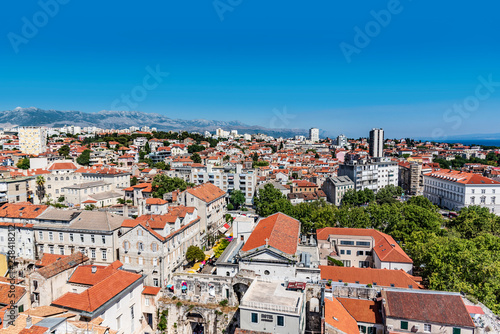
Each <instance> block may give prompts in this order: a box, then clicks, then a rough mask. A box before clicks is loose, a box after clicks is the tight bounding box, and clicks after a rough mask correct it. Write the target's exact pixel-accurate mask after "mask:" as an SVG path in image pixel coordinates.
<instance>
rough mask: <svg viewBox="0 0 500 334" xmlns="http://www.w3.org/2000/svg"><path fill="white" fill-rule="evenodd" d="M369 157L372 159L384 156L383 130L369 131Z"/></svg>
mask: <svg viewBox="0 0 500 334" xmlns="http://www.w3.org/2000/svg"><path fill="white" fill-rule="evenodd" d="M370 155H371V156H372V157H374V158H380V157H383V156H384V130H383V129H372V130H371V131H370Z"/></svg>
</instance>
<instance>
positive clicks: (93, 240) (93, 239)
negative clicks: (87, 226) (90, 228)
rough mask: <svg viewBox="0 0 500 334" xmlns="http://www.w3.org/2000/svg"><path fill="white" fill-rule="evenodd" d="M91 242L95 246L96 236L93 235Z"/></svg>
mask: <svg viewBox="0 0 500 334" xmlns="http://www.w3.org/2000/svg"><path fill="white" fill-rule="evenodd" d="M90 242H91V243H93V244H95V235H93V234H91V235H90Z"/></svg>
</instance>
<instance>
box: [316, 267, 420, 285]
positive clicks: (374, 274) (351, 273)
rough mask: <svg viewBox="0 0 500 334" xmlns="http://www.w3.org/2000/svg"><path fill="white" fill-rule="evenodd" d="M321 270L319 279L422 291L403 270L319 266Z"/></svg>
mask: <svg viewBox="0 0 500 334" xmlns="http://www.w3.org/2000/svg"><path fill="white" fill-rule="evenodd" d="M319 269H320V270H321V279H326V280H330V279H331V280H332V281H342V282H347V283H356V282H359V284H373V283H376V284H377V285H380V286H386V287H391V284H393V285H394V286H393V287H396V288H409V287H410V286H412V288H413V289H423V286H421V285H420V284H419V283H417V282H416V281H415V280H414V279H413V276H411V275H409V274H407V273H406V272H405V271H404V270H402V269H401V270H390V269H374V268H356V267H337V266H319Z"/></svg>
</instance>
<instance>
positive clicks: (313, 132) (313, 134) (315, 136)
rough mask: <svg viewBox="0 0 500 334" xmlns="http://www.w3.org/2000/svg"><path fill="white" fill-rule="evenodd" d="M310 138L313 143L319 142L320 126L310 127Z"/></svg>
mask: <svg viewBox="0 0 500 334" xmlns="http://www.w3.org/2000/svg"><path fill="white" fill-rule="evenodd" d="M309 140H310V141H312V142H313V143H317V142H319V129H318V128H310V129H309Z"/></svg>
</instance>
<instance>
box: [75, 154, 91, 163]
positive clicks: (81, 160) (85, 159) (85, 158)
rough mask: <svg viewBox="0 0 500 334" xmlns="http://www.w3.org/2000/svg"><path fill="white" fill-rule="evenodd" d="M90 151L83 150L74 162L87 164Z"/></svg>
mask: <svg viewBox="0 0 500 334" xmlns="http://www.w3.org/2000/svg"><path fill="white" fill-rule="evenodd" d="M90 153H92V151H91V150H85V151H83V152H82V154H80V155H79V156H78V158H76V162H77V163H79V164H80V165H83V166H88V165H89V163H90Z"/></svg>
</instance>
